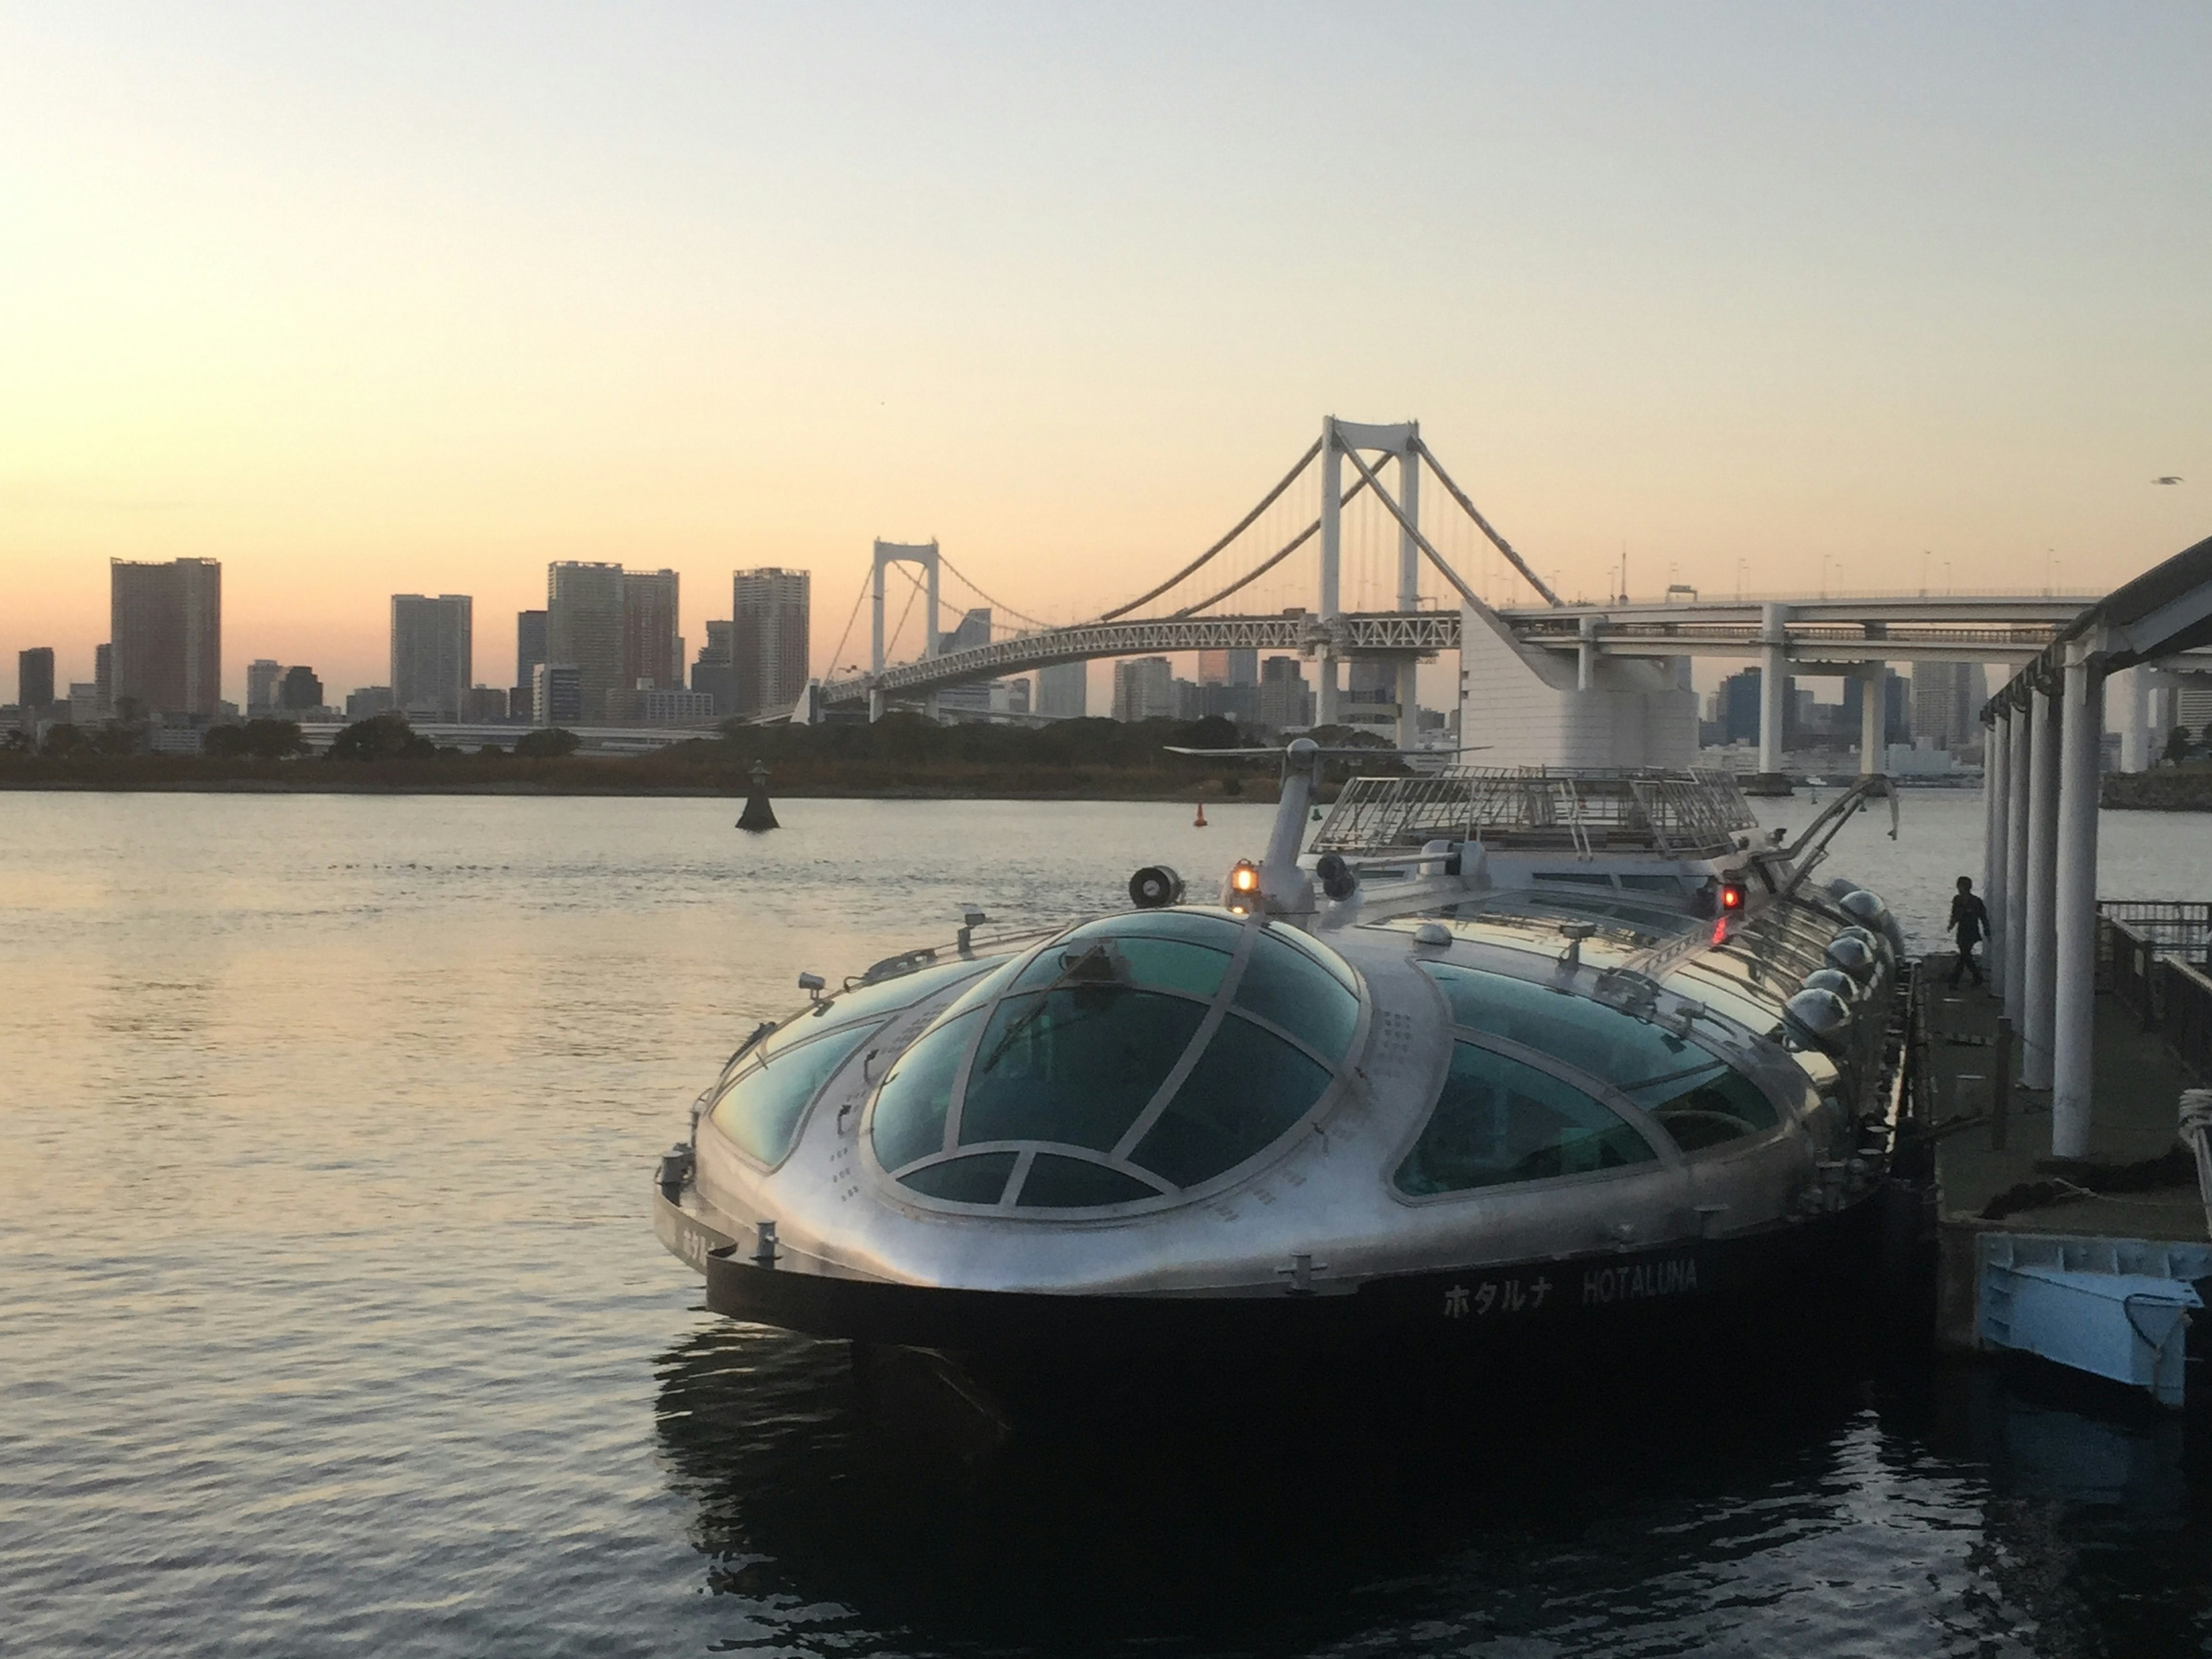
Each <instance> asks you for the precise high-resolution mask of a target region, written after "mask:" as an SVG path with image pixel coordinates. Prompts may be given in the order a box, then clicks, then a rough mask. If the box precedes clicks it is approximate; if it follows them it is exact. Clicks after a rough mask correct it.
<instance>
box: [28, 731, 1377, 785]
mask: <svg viewBox="0 0 2212 1659" xmlns="http://www.w3.org/2000/svg"><path fill="white" fill-rule="evenodd" d="M1314 735H1315V736H1316V738H1321V739H1322V741H1324V742H1326V743H1328V744H1332V745H1334V746H1349V747H1374V748H1378V749H1380V748H1385V747H1387V746H1388V745H1387V744H1385V743H1384V741H1383V739H1382V738H1378V737H1376V736H1375V735H1374V734H1372V733H1371V732H1364V731H1359V730H1357V729H1355V728H1351V727H1331V728H1325V729H1322V730H1320V731H1317V732H1315V733H1314ZM1264 746H1267V745H1266V744H1264V743H1263V742H1262V740H1261V738H1260V737H1259V735H1258V734H1256V733H1254V732H1243V731H1240V730H1239V729H1238V728H1237V726H1236V725H1235V724H1234V723H1232V722H1231V721H1229V720H1223V719H1221V718H1219V717H1218V716H1209V717H1208V718H1206V719H1204V720H1141V721H1124V720H1098V719H1085V720H1060V721H1055V722H1054V723H1053V724H1051V725H1049V726H1033V727H1032V726H996V725H985V724H981V723H977V724H961V725H950V724H939V722H937V721H935V720H929V719H927V718H925V717H923V716H921V715H919V714H907V713H903V712H895V713H892V714H886V715H885V716H884V718H883V719H882V720H877V721H875V722H873V723H872V724H871V723H864V722H854V723H851V724H844V723H838V724H829V725H822V726H794V725H787V724H785V725H773V726H749V725H742V724H739V723H738V722H736V721H730V722H727V723H726V724H725V725H724V726H722V727H721V728H720V730H719V731H717V732H714V733H711V734H705V733H702V735H700V736H699V737H696V738H687V739H685V740H684V741H681V742H678V743H674V744H669V745H668V746H666V747H665V748H662V749H658V750H650V751H647V752H646V753H643V754H639V755H601V754H580V753H578V752H577V751H578V750H579V749H580V747H581V739H580V738H578V736H577V735H576V734H575V733H574V732H569V731H566V730H563V729H562V728H560V727H558V726H540V727H532V728H530V729H528V730H526V731H524V732H520V733H519V734H518V735H517V737H516V738H515V740H514V742H513V744H511V745H508V746H501V745H498V744H484V745H483V746H481V747H479V748H477V749H473V750H466V749H463V748H460V747H457V746H454V745H451V744H439V743H437V742H435V741H434V740H433V739H432V738H430V737H429V736H428V735H427V734H425V733H423V732H418V731H416V729H415V727H414V726H412V725H411V724H410V722H409V720H407V717H406V716H405V715H404V714H395V713H386V714H375V715H372V716H370V717H369V718H368V719H366V720H356V721H355V722H354V723H352V724H351V725H349V726H346V727H345V728H344V730H343V731H342V732H339V733H338V734H337V738H334V739H333V740H332V742H331V744H330V746H329V747H328V748H327V749H326V750H323V751H322V752H321V753H319V754H317V753H314V752H313V749H312V746H311V745H310V744H309V743H308V741H307V738H306V737H305V736H304V734H303V733H302V732H301V729H300V727H299V726H298V724H297V723H296V722H294V721H291V720H273V719H255V720H246V721H244V722H240V723H235V724H230V725H224V726H211V727H210V728H209V729H208V730H207V731H206V732H205V733H204V736H203V739H202V749H201V752H200V753H199V754H198V755H197V756H190V755H185V756H178V755H154V754H149V753H148V752H147V750H148V728H147V727H146V726H145V725H144V723H143V721H139V722H132V721H125V720H118V721H112V722H109V723H108V724H106V725H105V726H97V727H84V728H80V727H76V726H56V727H53V728H52V730H50V731H49V732H47V734H46V741H45V742H44V744H42V745H40V747H39V748H38V749H37V750H35V751H33V750H29V749H27V747H26V745H25V744H23V743H21V741H18V742H17V743H16V744H15V745H14V747H13V749H12V751H11V752H10V753H9V754H7V755H6V756H0V761H15V762H19V763H20V762H22V761H25V760H36V761H40V762H44V763H47V764H46V765H43V766H40V768H39V771H40V772H41V773H49V774H51V773H53V772H55V771H56V770H57V769H56V767H55V766H54V764H53V763H59V771H60V772H62V773H64V774H67V773H71V772H78V771H83V770H97V771H99V772H100V773H101V774H103V775H106V776H108V777H118V778H120V777H122V776H124V775H127V774H128V773H129V772H130V771H131V769H132V767H133V763H142V764H152V765H155V766H157V767H158V768H159V769H161V771H163V772H164V773H165V774H169V775H191V774H192V773H193V772H195V771H198V772H204V773H205V774H207V775H210V776H228V775H252V776H261V777H268V778H283V779H286V780H289V781H294V782H297V783H301V784H308V785H312V781H313V778H314V777H316V776H318V775H320V776H324V777H332V776H333V775H335V774H340V773H343V774H347V775H360V776H362V778H363V780H364V781H368V779H369V778H370V777H371V776H378V775H392V774H399V773H404V774H405V775H407V776H408V778H409V779H410V780H415V779H419V780H421V781H441V780H443V781H455V782H459V781H464V780H474V779H478V778H496V777H500V776H513V775H515V774H516V773H517V772H519V771H523V770H526V771H527V772H528V773H529V774H530V775H532V778H533V779H534V780H535V781H538V782H540V783H544V784H547V785H550V786H552V787H558V785H559V784H560V783H561V782H562V781H563V780H564V779H568V780H573V781H576V782H578V783H583V782H586V780H587V776H588V777H589V779H590V781H594V782H596V783H598V784H600V785H607V784H612V783H614V782H615V781H617V779H619V778H620V777H621V776H622V775H624V774H628V775H633V776H635V777H636V779H637V781H641V782H653V783H661V784H667V783H673V782H681V781H687V779H688V781H693V782H696V783H700V784H702V785H703V784H708V783H710V782H711V783H717V784H726V787H736V785H735V782H734V780H735V779H737V778H740V777H742V776H743V775H744V774H745V773H746V772H747V771H749V770H750V768H751V767H753V766H754V765H755V764H756V763H761V764H765V765H767V766H768V767H769V769H770V770H771V772H772V773H774V774H775V775H777V777H778V778H780V779H782V780H784V781H789V782H802V783H803V782H808V781H820V782H836V781H849V782H855V783H861V784H868V783H873V784H880V785H893V784H896V783H897V782H899V781H902V780H911V781H916V782H926V781H928V780H930V779H932V778H937V777H966V778H969V779H975V778H979V777H982V776H986V775H1002V776H1014V775H1037V776H1039V777H1040V778H1042V779H1048V780H1058V781H1061V782H1063V783H1068V784H1079V783H1080V782H1082V781H1085V780H1095V779H1097V778H1100V777H1104V776H1116V775H1118V776H1125V777H1134V776H1137V775H1144V776H1146V777H1147V778H1152V779H1157V780H1158V782H1159V783H1161V784H1170V783H1172V781H1174V780H1176V779H1179V778H1190V777H1194V776H1199V775H1218V777H1220V778H1221V780H1222V787H1223V790H1224V793H1231V794H1236V793H1242V782H1243V778H1244V777H1245V776H1247V775H1265V776H1267V778H1269V779H1272V777H1273V775H1274V773H1275V771H1276V766H1275V764H1274V763H1273V760H1272V758H1271V757H1258V758H1245V757H1236V756H1231V755H1221V756H1218V757H1213V756H1202V757H1191V756H1182V755H1178V754H1176V753H1174V752H1172V751H1173V750H1176V749H1197V750H1233V749H1237V748H1241V747H1264ZM1378 759H1379V757H1378ZM517 762H522V763H539V764H538V765H534V766H529V767H526V768H518V767H517V765H516V763H517ZM544 763H556V764H555V765H554V766H552V767H551V768H550V769H549V768H548V767H547V766H546V765H545V764H544ZM1385 764H1387V763H1385ZM1363 769H1365V770H1373V769H1375V765H1374V763H1369V764H1368V765H1367V766H1365V767H1364V768H1363ZM725 775H726V776H725Z"/></svg>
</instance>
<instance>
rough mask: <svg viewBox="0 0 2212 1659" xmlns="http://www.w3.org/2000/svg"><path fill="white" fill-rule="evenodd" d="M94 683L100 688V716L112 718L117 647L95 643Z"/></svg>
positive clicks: (93, 656)
mask: <svg viewBox="0 0 2212 1659" xmlns="http://www.w3.org/2000/svg"><path fill="white" fill-rule="evenodd" d="M92 683H93V684H94V685H96V686H98V687H99V688H100V719H102V720H108V719H112V717H113V715H114V714H115V647H113V646H112V645H105V644H103V645H95V646H94V647H92Z"/></svg>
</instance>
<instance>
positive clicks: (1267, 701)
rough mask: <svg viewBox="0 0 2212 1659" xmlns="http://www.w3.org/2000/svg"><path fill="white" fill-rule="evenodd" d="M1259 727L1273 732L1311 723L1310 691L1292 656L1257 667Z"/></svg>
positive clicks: (1279, 658) (1275, 659)
mask: <svg viewBox="0 0 2212 1659" xmlns="http://www.w3.org/2000/svg"><path fill="white" fill-rule="evenodd" d="M1260 724H1261V725H1262V726H1266V727H1267V728H1268V729H1269V730H1271V731H1274V732H1284V731H1290V730H1294V729H1297V728H1300V727H1304V726H1311V725H1312V724H1313V692H1312V690H1310V688H1309V687H1308V686H1307V684H1306V672H1305V670H1304V667H1302V666H1301V665H1299V662H1298V659H1297V658H1296V657H1269V658H1268V659H1267V660H1266V661H1265V662H1262V663H1261V665H1260Z"/></svg>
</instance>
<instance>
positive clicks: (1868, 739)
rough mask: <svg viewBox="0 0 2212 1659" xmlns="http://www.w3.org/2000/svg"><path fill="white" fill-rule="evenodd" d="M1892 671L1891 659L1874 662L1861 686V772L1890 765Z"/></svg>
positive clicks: (1863, 676) (1865, 672)
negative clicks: (1889, 664) (1890, 682)
mask: <svg viewBox="0 0 2212 1659" xmlns="http://www.w3.org/2000/svg"><path fill="white" fill-rule="evenodd" d="M1888 737H1889V673H1888V665H1887V663H1879V662H1878V663H1871V664H1869V665H1868V666H1867V668H1866V669H1865V670H1864V671H1863V675H1862V678H1861V681H1860V689H1859V773H1860V775H1862V776H1864V775H1866V774H1868V773H1870V772H1887V770H1888V769H1889V750H1888V742H1887V739H1888Z"/></svg>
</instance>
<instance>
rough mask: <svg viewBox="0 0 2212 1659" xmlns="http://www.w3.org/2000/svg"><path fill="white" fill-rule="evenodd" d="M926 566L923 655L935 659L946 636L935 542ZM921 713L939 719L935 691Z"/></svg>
mask: <svg viewBox="0 0 2212 1659" xmlns="http://www.w3.org/2000/svg"><path fill="white" fill-rule="evenodd" d="M924 564H925V568H926V569H927V572H928V593H927V603H928V605H929V624H928V626H927V628H926V629H923V631H922V639H923V641H925V643H924V646H923V650H922V654H923V655H924V656H929V657H935V656H939V655H941V654H943V653H944V650H945V636H944V635H943V634H941V633H939V631H938V626H937V624H938V610H937V544H936V543H935V542H932V543H930V544H929V557H928V558H927V560H926V561H925V562H924ZM921 712H922V713H923V714H926V715H927V716H928V717H929V718H930V719H931V720H935V719H936V718H937V693H936V692H935V691H932V692H930V693H929V694H928V695H927V696H925V697H923V698H922V700H921Z"/></svg>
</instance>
